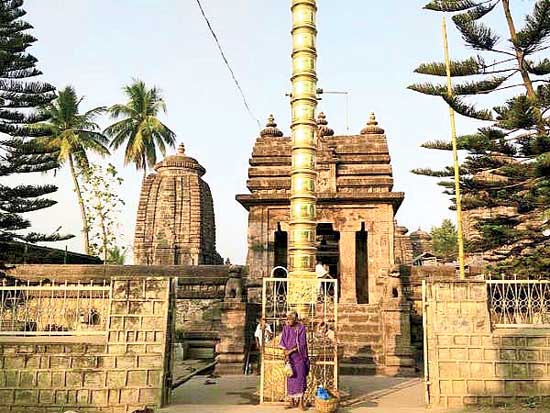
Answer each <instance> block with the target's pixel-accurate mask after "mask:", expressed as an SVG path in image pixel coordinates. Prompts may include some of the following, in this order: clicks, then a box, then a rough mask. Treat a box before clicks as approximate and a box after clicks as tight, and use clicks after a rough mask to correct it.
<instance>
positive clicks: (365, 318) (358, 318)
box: [338, 314, 380, 324]
mask: <svg viewBox="0 0 550 413" xmlns="http://www.w3.org/2000/svg"><path fill="white" fill-rule="evenodd" d="M344 323H374V324H380V317H379V316H378V315H374V314H360V315H355V314H354V315H345V316H340V317H338V324H344Z"/></svg>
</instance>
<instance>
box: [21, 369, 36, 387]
mask: <svg viewBox="0 0 550 413" xmlns="http://www.w3.org/2000/svg"><path fill="white" fill-rule="evenodd" d="M35 386H36V372H34V371H21V372H20V373H19V387H22V388H29V387H30V388H33V387H35Z"/></svg>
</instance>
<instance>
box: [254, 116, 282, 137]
mask: <svg viewBox="0 0 550 413" xmlns="http://www.w3.org/2000/svg"><path fill="white" fill-rule="evenodd" d="M260 136H261V137H262V138H265V137H272V138H280V137H282V136H283V132H281V131H280V130H279V129H278V128H277V124H276V123H275V118H274V117H273V115H269V117H268V118H267V123H266V124H265V129H262V131H261V132H260Z"/></svg>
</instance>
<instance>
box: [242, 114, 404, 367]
mask: <svg viewBox="0 0 550 413" xmlns="http://www.w3.org/2000/svg"><path fill="white" fill-rule="evenodd" d="M317 123H318V127H319V129H318V130H319V140H318V145H319V146H318V158H317V172H318V181H317V217H318V218H317V219H318V224H317V243H316V246H317V260H318V261H320V262H322V263H323V264H327V265H328V266H329V268H330V273H331V275H332V276H333V278H337V279H338V281H339V285H340V297H339V303H340V305H339V312H340V315H339V323H340V324H339V331H340V332H339V341H340V342H341V343H342V344H343V347H344V349H343V350H344V354H343V355H344V358H343V360H342V363H341V371H342V373H344V374H346V373H348V374H349V373H357V374H365V373H381V374H412V373H413V372H414V366H413V365H414V361H413V356H412V350H411V342H410V305H409V304H407V303H406V302H405V300H404V297H403V289H402V285H401V283H400V277H399V268H398V267H396V264H410V263H411V261H412V247H413V246H412V242H411V239H410V238H409V237H408V236H406V235H405V234H406V232H407V230H406V229H404V228H402V227H398V226H397V225H396V223H395V214H396V212H397V210H398V209H399V207H400V205H401V203H402V202H403V199H404V193H402V192H394V191H393V183H394V181H393V176H392V166H391V158H390V154H389V149H388V142H387V138H386V135H385V132H384V129H382V128H381V127H380V126H379V125H378V122H377V121H376V118H375V116H374V114H372V115H371V117H370V120H369V121H368V123H367V125H366V126H365V127H364V128H363V129H362V130H361V132H360V134H358V135H351V136H337V135H335V134H334V131H333V130H332V129H331V128H330V127H329V126H328V122H327V120H326V116H325V115H324V114H323V113H320V114H319V117H318V119H317ZM290 169H291V139H290V137H285V136H283V133H282V132H281V131H280V130H279V129H278V128H277V125H276V123H275V121H274V119H273V117H272V116H271V117H270V118H269V120H268V123H267V125H266V128H265V129H264V130H262V131H261V133H260V136H259V137H258V138H257V139H256V142H255V145H254V148H253V150H252V157H251V159H250V168H249V170H248V176H249V179H248V181H247V187H248V189H249V191H250V193H249V194H242V195H237V201H238V202H240V204H241V205H242V206H243V207H244V208H246V210H247V211H248V212H249V218H248V257H247V266H248V281H247V283H246V284H247V285H248V286H249V287H250V288H249V289H248V300H249V302H257V303H260V302H261V295H260V294H261V280H262V278H264V277H269V276H271V275H272V274H271V272H272V270H273V269H274V268H275V267H278V266H280V267H285V268H286V267H287V254H288V230H289V204H290V200H289V196H290ZM273 275H274V276H275V277H279V276H285V274H284V271H283V270H281V271H275V273H274V274H273Z"/></svg>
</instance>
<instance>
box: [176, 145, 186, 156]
mask: <svg viewBox="0 0 550 413" xmlns="http://www.w3.org/2000/svg"><path fill="white" fill-rule="evenodd" d="M178 155H185V145H184V143H183V142H182V143H180V144H179V145H178Z"/></svg>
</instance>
